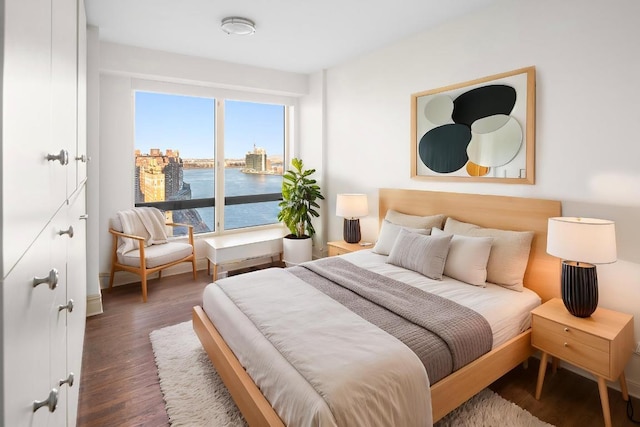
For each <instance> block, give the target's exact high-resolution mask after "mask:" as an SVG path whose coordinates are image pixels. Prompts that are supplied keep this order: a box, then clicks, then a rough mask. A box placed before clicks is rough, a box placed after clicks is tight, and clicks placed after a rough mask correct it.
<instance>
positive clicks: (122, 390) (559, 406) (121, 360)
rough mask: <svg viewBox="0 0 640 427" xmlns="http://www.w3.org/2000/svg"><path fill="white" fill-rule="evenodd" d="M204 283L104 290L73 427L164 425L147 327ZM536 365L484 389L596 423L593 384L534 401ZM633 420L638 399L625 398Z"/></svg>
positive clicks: (183, 311) (545, 415) (187, 280)
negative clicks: (143, 289) (143, 295)
mask: <svg viewBox="0 0 640 427" xmlns="http://www.w3.org/2000/svg"><path fill="white" fill-rule="evenodd" d="M210 281H211V276H207V274H206V271H200V272H198V280H196V281H194V280H193V278H192V277H191V274H190V273H186V274H182V275H177V276H169V277H164V278H162V279H161V280H157V279H154V280H151V281H150V282H149V300H148V302H147V303H146V304H143V303H142V298H141V293H140V284H139V283H138V284H133V285H127V286H119V287H116V288H114V289H113V290H112V291H111V292H104V294H103V307H104V313H103V314H100V315H97V316H93V317H90V318H88V319H87V326H86V333H85V344H84V354H83V366H82V377H81V381H80V382H81V384H80V402H79V410H78V423H77V425H78V426H79V427H102V426H105V427H107V426H108V427H112V426H119V427H124V426H151V427H163V426H168V425H169V420H168V417H167V413H166V411H165V406H164V400H163V398H162V393H161V391H160V385H159V383H158V376H157V370H156V366H155V361H154V358H153V351H152V349H151V342H150V340H149V333H151V331H153V330H155V329H159V328H163V327H165V326H170V325H174V324H177V323H181V322H185V321H187V320H190V319H191V308H192V307H193V306H194V305H196V304H200V302H201V297H202V291H203V290H204V287H205V286H206V285H207V284H208V283H209V282H210ZM538 366H539V365H538V360H537V359H535V358H532V359H530V362H529V367H528V369H524V368H522V367H517V368H515V369H513V370H512V371H511V372H509V373H508V374H507V375H505V376H504V377H503V378H501V379H500V380H498V381H496V382H495V383H494V384H492V385H491V389H493V390H494V391H495V392H497V393H499V394H500V395H502V396H503V397H504V398H506V399H508V400H510V401H512V402H514V403H516V404H517V405H518V406H520V407H522V408H524V409H526V410H528V411H529V412H531V413H532V414H534V415H535V416H537V417H538V418H540V419H542V420H543V421H546V422H548V423H551V424H554V425H556V426H558V427H592V426H593V427H596V426H601V425H603V421H602V412H601V407H600V397H599V394H598V386H597V384H596V382H595V381H592V380H590V379H587V378H584V377H582V376H579V375H577V374H574V373H572V372H570V371H568V370H566V369H559V370H558V372H557V373H556V374H555V375H552V374H551V373H550V372H548V373H547V376H546V378H545V383H544V388H543V391H542V398H541V399H540V400H539V401H538V400H536V399H535V398H534V393H535V385H536V378H537V372H538ZM609 399H610V403H611V415H612V421H613V425H614V426H618V427H627V426H632V425H633V424H632V423H631V422H630V421H628V420H627V418H626V406H625V405H626V402H624V401H623V400H622V396H621V394H620V392H617V391H615V390H613V389H611V388H610V389H609ZM633 400H634V404H635V406H636V413H637V414H638V416H640V400H638V399H633Z"/></svg>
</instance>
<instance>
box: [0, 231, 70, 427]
mask: <svg viewBox="0 0 640 427" xmlns="http://www.w3.org/2000/svg"><path fill="white" fill-rule="evenodd" d="M51 242H52V240H51V238H50V236H45V235H42V236H41V237H40V238H38V239H37V240H36V241H35V242H34V244H33V246H31V248H29V251H27V253H26V254H25V256H24V257H23V258H22V260H21V262H20V263H19V264H18V265H17V266H16V268H15V269H14V270H13V271H12V272H11V273H10V274H9V275H8V276H7V277H6V278H5V281H4V286H3V287H4V289H3V301H2V303H3V314H4V319H3V323H2V327H3V329H4V330H3V333H4V378H3V385H2V386H3V388H4V408H3V410H4V420H0V424H1V425H5V426H43V425H47V424H48V422H49V420H50V419H51V416H52V415H53V413H50V412H49V409H48V408H47V407H43V408H40V409H39V410H38V411H36V412H35V413H34V412H33V407H32V402H33V401H34V400H40V401H41V400H46V399H47V398H48V396H49V393H50V391H51V390H52V389H53V388H55V387H54V384H52V382H51V371H50V363H49V362H50V360H51V357H50V350H51V346H50V331H51V325H50V319H49V317H50V312H51V307H52V305H53V304H54V300H55V297H56V289H57V287H56V289H53V290H52V289H51V288H50V285H49V283H46V282H44V283H41V284H39V285H37V286H36V287H34V286H33V284H34V278H40V279H44V278H48V277H49V275H50V272H51V271H52V269H54V268H55V269H57V270H58V272H62V277H60V276H59V277H58V281H60V279H64V273H63V272H64V269H65V266H64V263H62V264H60V263H58V262H55V261H54V260H53V258H52V256H51ZM52 277H55V274H52ZM51 286H53V285H51ZM58 410H59V409H56V411H58ZM52 425H53V424H52Z"/></svg>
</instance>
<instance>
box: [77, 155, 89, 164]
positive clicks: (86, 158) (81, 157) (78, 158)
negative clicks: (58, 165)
mask: <svg viewBox="0 0 640 427" xmlns="http://www.w3.org/2000/svg"><path fill="white" fill-rule="evenodd" d="M75 159H76V160H78V161H81V162H82V163H87V162H90V161H91V157H89V156H87V155H86V154H83V155H82V156H76V158H75Z"/></svg>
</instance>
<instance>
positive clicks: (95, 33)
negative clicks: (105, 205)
mask: <svg viewBox="0 0 640 427" xmlns="http://www.w3.org/2000/svg"><path fill="white" fill-rule="evenodd" d="M99 67H100V31H99V29H98V28H97V27H93V26H89V27H87V155H88V156H89V157H90V158H91V160H90V161H89V164H88V165H87V213H88V215H89V218H88V219H87V315H88V316H91V315H93V314H99V313H102V299H101V292H100V281H99V280H100V275H99V271H100V270H99V267H98V265H99V257H100V256H99V252H98V246H99V241H100V237H99V236H100V173H99V172H100V77H99Z"/></svg>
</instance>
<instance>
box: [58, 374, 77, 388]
mask: <svg viewBox="0 0 640 427" xmlns="http://www.w3.org/2000/svg"><path fill="white" fill-rule="evenodd" d="M73 378H74V376H73V372H69V376H68V377H67V379H66V380H60V382H59V383H58V384H59V385H60V386H61V387H62V386H63V385H64V384H69V387H73Z"/></svg>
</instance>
